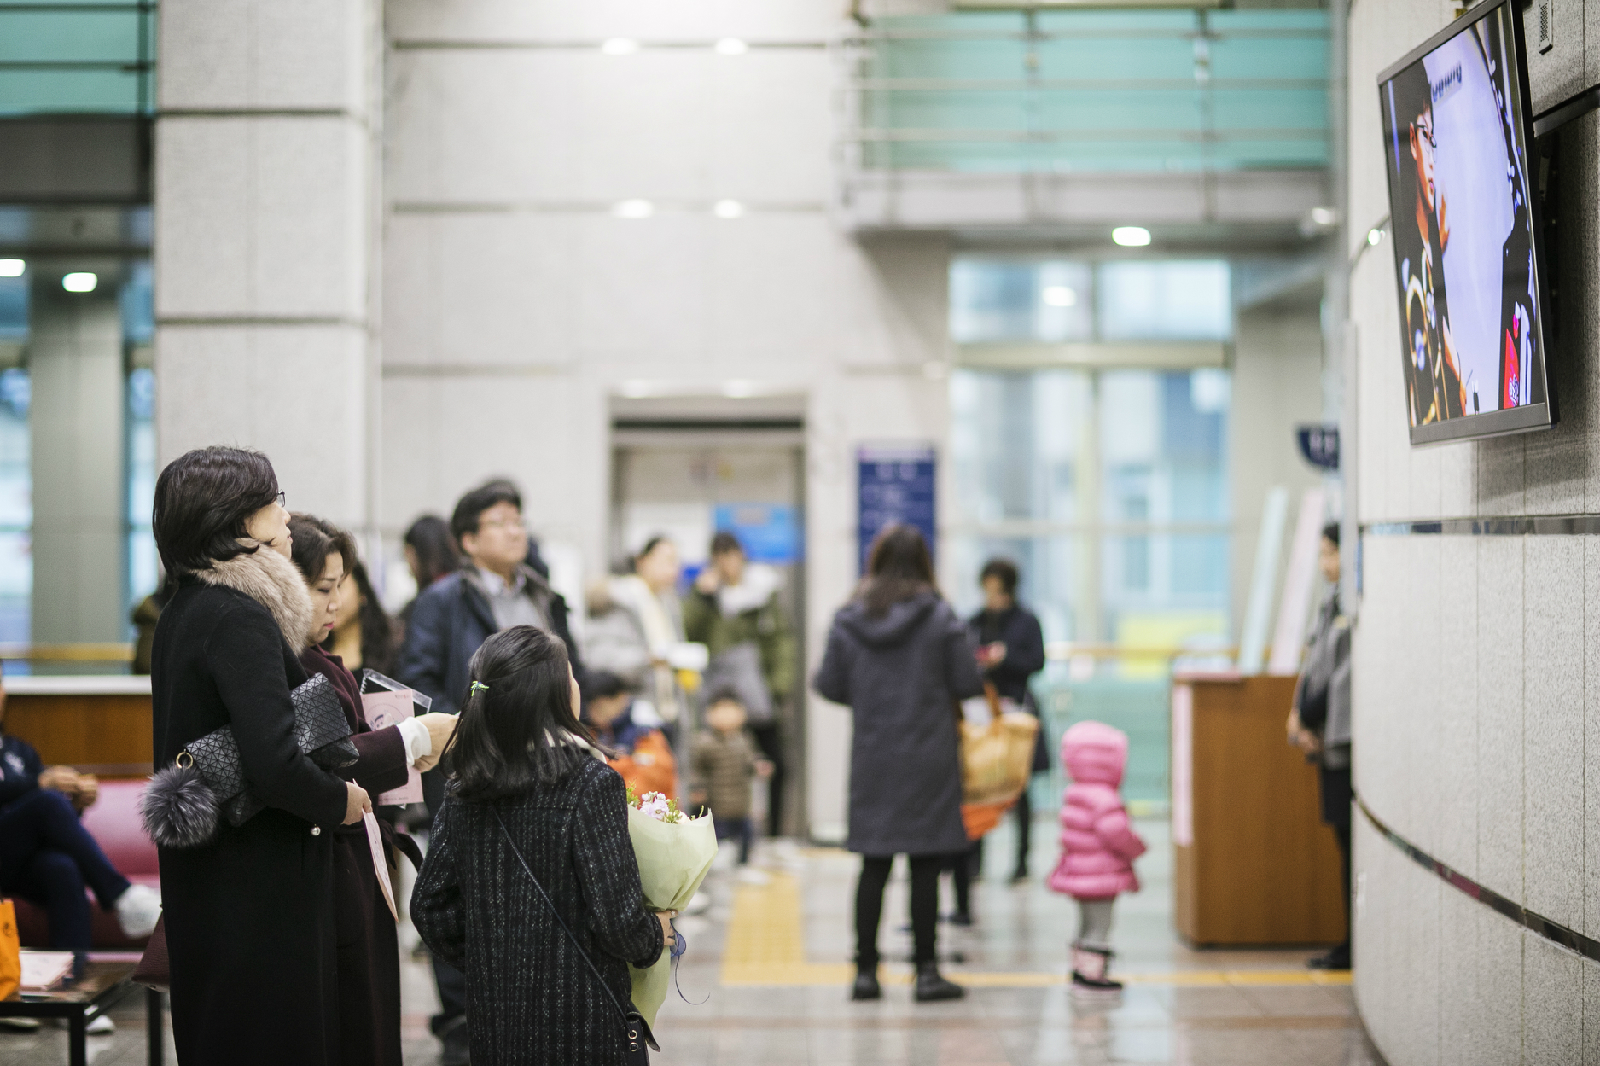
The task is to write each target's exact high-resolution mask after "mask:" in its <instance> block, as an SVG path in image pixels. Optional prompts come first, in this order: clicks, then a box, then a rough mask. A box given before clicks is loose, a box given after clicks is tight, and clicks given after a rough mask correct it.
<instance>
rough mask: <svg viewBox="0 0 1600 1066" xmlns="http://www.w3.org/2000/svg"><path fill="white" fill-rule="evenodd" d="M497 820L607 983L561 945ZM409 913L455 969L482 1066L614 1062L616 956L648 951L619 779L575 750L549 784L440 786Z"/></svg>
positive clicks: (657, 940) (650, 920) (651, 931)
mask: <svg viewBox="0 0 1600 1066" xmlns="http://www.w3.org/2000/svg"><path fill="white" fill-rule="evenodd" d="M497 811H498V812H499V814H500V817H501V818H503V819H504V820H505V825H506V829H507V831H508V832H509V833H510V835H511V838H512V840H514V841H515V843H516V847H517V850H518V851H520V852H521V853H522V858H523V859H524V860H525V861H526V862H527V864H528V866H529V867H530V868H531V869H532V871H533V874H534V876H535V877H537V878H538V879H539V883H540V884H541V885H542V886H543V887H544V890H545V892H547V893H548V894H549V896H550V899H551V902H552V903H553V904H554V906H555V909H556V911H557V912H559V914H560V916H561V920H562V921H564V922H565V923H566V925H567V928H568V929H570V930H571V931H572V933H573V935H574V936H575V937H576V938H577V940H578V943H579V944H580V945H582V948H583V951H584V952H585V953H586V954H587V955H588V957H589V960H590V962H592V963H593V964H594V966H595V968H596V969H598V970H599V971H600V973H601V975H602V976H603V977H604V980H605V983H606V986H609V988H610V990H611V994H610V995H609V996H608V995H607V993H606V989H605V987H602V986H601V985H600V984H599V983H598V979H597V978H596V977H595V975H594V974H593V973H592V972H591V971H590V970H589V967H588V965H586V964H585V963H584V961H583V959H582V958H580V957H579V956H578V954H577V953H576V952H575V951H574V949H573V945H572V941H570V940H569V939H567V935H566V933H564V932H562V929H561V926H560V924H558V922H557V920H556V917H555V914H554V913H552V911H551V908H550V906H548V905H547V904H546V903H545V902H544V900H543V899H542V898H541V897H540V896H539V894H538V890H537V889H535V888H534V886H533V883H532V882H531V881H530V880H529V879H528V875H527V874H526V873H525V872H524V871H523V869H522V867H521V865H520V864H519V863H518V861H517V858H516V856H514V855H513V854H512V852H511V848H510V847H509V846H508V845H507V841H506V837H505V835H503V834H502V833H501V831H500V823H499V821H497V820H496V818H495V814H496V812H497ZM411 918H412V921H414V922H415V923H416V926H417V931H418V932H419V933H421V934H422V939H423V940H424V941H426V942H427V945H428V947H430V948H431V949H433V951H434V953H435V954H436V955H438V956H439V957H440V958H441V959H443V960H445V961H446V962H448V963H449V964H450V965H452V966H455V967H457V968H459V969H460V970H461V971H462V972H463V973H465V974H466V977H467V1015H468V1017H470V1018H471V1019H472V1027H471V1031H472V1061H473V1062H476V1063H483V1064H485V1066H518V1064H528V1066H555V1064H562V1066H566V1064H571V1066H622V1064H623V1063H624V1062H625V1058H624V1055H625V1043H624V1036H623V1022H622V1017H621V1016H620V1015H619V1014H618V1012H617V1008H616V1006H614V1005H613V1003H612V997H613V996H614V997H615V999H616V1001H617V1002H618V1003H620V1004H621V1005H622V1009H623V1010H630V1009H631V1008H630V1007H629V1005H628V1004H629V994H630V991H629V989H630V985H629V978H628V963H630V962H631V963H633V964H634V965H635V966H649V965H650V964H651V963H653V962H655V961H656V959H657V958H659V957H660V955H661V926H660V924H659V923H658V922H657V920H656V918H655V916H654V915H652V914H651V913H650V911H649V910H648V909H646V907H645V902H644V892H643V890H642V888H641V887H640V884H639V866H638V863H637V861H636V860H635V859H634V855H633V845H632V843H631V842H630V841H629V838H628V813H627V799H626V797H625V795H624V792H623V786H622V778H621V777H620V776H618V775H617V772H616V771H615V770H613V769H611V768H610V767H608V766H606V765H605V763H603V762H600V761H599V760H598V759H595V760H589V759H585V760H584V761H583V762H582V763H581V764H580V765H579V766H578V767H577V768H576V769H574V770H572V771H571V772H570V773H568V774H567V775H566V776H565V777H563V778H562V779H561V780H560V781H557V782H556V783H555V784H553V785H544V786H540V787H538V788H535V789H533V790H532V791H530V792H528V793H525V794H523V795H520V796H514V797H509V798H506V799H501V800H497V801H493V802H489V803H466V802H462V801H461V800H460V799H459V798H458V797H457V796H456V795H454V793H453V792H452V793H451V794H449V795H448V796H447V797H446V799H445V801H444V805H443V806H442V807H441V808H440V809H439V815H438V817H437V818H436V819H435V820H434V823H433V836H432V840H431V842H430V844H429V847H428V858H427V861H425V862H424V863H423V864H422V873H421V874H419V875H418V877H417V887H416V891H415V892H413V893H412V896H411Z"/></svg>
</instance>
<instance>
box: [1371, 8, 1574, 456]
mask: <svg viewBox="0 0 1600 1066" xmlns="http://www.w3.org/2000/svg"><path fill="white" fill-rule="evenodd" d="M1501 7H1503V8H1506V9H1508V10H1509V11H1510V13H1511V38H1512V50H1513V51H1514V52H1515V57H1514V58H1515V60H1516V63H1515V65H1516V70H1515V71H1514V74H1515V77H1516V92H1517V95H1518V98H1519V102H1520V105H1521V106H1520V107H1519V108H1518V110H1519V112H1520V114H1519V115H1518V118H1519V119H1520V121H1521V123H1522V143H1523V148H1524V150H1525V151H1526V153H1527V158H1526V159H1525V160H1524V165H1525V166H1526V167H1528V168H1529V169H1530V172H1529V173H1526V174H1524V177H1525V178H1526V179H1527V181H1528V189H1527V199H1528V224H1529V226H1530V228H1531V229H1532V231H1533V232H1532V234H1531V235H1530V243H1531V245H1532V247H1533V277H1534V288H1535V291H1536V292H1537V293H1538V296H1539V321H1538V325H1537V329H1538V331H1539V336H1538V340H1539V344H1538V349H1537V351H1538V361H1539V377H1540V384H1541V386H1542V388H1543V391H1544V402H1543V403H1530V404H1525V405H1524V406H1521V407H1513V408H1512V409H1511V410H1509V411H1488V412H1485V413H1483V414H1475V415H1463V416H1462V417H1459V418H1453V419H1448V420H1445V421H1440V422H1430V423H1428V424H1427V425H1423V426H1412V427H1410V429H1411V443H1412V445H1413V446H1416V445H1419V444H1437V443H1439V442H1441V441H1453V440H1477V439H1479V438H1483V437H1503V436H1506V435H1507V434H1511V433H1534V432H1538V431H1540V430H1547V429H1553V428H1554V427H1555V425H1556V422H1557V421H1558V418H1557V412H1556V397H1555V393H1554V392H1553V391H1552V390H1551V388H1550V378H1551V375H1550V336H1549V331H1548V330H1546V329H1545V319H1546V318H1547V317H1548V314H1549V310H1550V290H1549V287H1548V285H1547V284H1546V279H1545V274H1546V270H1545V267H1546V260H1545V248H1544V217H1543V206H1544V205H1543V204H1542V203H1541V202H1540V197H1539V195H1538V192H1537V190H1536V189H1535V188H1534V180H1533V179H1534V175H1533V174H1532V173H1531V168H1532V166H1533V163H1534V158H1533V153H1534V142H1535V141H1536V140H1537V137H1538V135H1537V133H1536V132H1535V131H1534V126H1533V100H1532V96H1531V94H1530V92H1529V90H1528V49H1527V40H1526V34H1525V33H1524V32H1523V25H1522V14H1521V10H1520V6H1519V5H1518V4H1517V3H1516V2H1514V0H1483V2H1482V3H1479V4H1474V5H1473V6H1472V7H1470V8H1468V9H1467V10H1466V11H1463V12H1462V13H1461V14H1460V15H1458V16H1457V17H1456V18H1455V19H1453V20H1451V22H1450V25H1448V26H1446V27H1445V28H1444V29H1442V30H1440V31H1439V32H1438V33H1435V34H1434V35H1433V36H1432V37H1429V38H1428V39H1427V40H1426V41H1423V42H1422V43H1421V44H1419V45H1417V46H1416V47H1415V48H1413V49H1411V51H1409V52H1407V53H1406V54H1405V55H1404V56H1402V57H1401V58H1400V59H1399V60H1398V61H1396V62H1394V63H1391V64H1389V65H1388V66H1387V67H1385V68H1384V69H1383V71H1382V72H1381V73H1380V74H1379V75H1378V103H1379V108H1380V109H1381V108H1382V107H1383V105H1384V85H1385V84H1386V83H1387V82H1389V81H1390V80H1391V79H1393V78H1394V77H1395V76H1396V75H1397V74H1399V73H1400V72H1401V71H1402V70H1404V69H1405V68H1407V67H1409V66H1411V65H1412V64H1413V63H1417V62H1420V61H1421V60H1422V57H1423V56H1425V55H1427V54H1428V53H1429V52H1431V51H1433V50H1434V49H1435V48H1438V47H1439V46H1440V45H1442V44H1444V43H1445V42H1446V41H1448V40H1450V39H1451V38H1453V37H1456V36H1458V35H1460V34H1462V33H1467V32H1469V31H1470V29H1471V27H1472V25H1473V24H1474V23H1476V22H1478V21H1480V20H1481V19H1483V18H1484V17H1485V16H1487V15H1489V14H1490V13H1491V12H1493V11H1494V10H1495V9H1496V8H1501ZM1380 113H1381V112H1380ZM1379 125H1380V127H1381V125H1382V120H1381V118H1380V120H1379ZM1384 151H1385V153H1387V152H1388V145H1387V143H1386V144H1385V146H1384ZM1383 173H1384V187H1385V190H1386V192H1387V193H1388V194H1389V196H1392V194H1393V190H1392V189H1389V188H1388V186H1389V167H1388V164H1387V163H1385V164H1384V168H1383ZM1386 199H1388V196H1386ZM1390 207H1391V210H1392V208H1393V201H1392V200H1390ZM1390 226H1391V230H1392V227H1393V222H1392V221H1391V223H1390ZM1389 244H1390V247H1391V249H1392V251H1391V254H1392V255H1393V256H1395V264H1394V266H1395V271H1396V272H1397V273H1398V271H1399V269H1400V262H1399V255H1400V246H1399V244H1398V243H1397V242H1396V241H1395V240H1394V238H1393V236H1392V233H1391V236H1390V240H1389ZM1405 329H1406V326H1405V316H1404V315H1401V316H1400V344H1401V347H1402V349H1405V350H1409V348H1410V344H1411V338H1410V337H1408V336H1406V332H1405Z"/></svg>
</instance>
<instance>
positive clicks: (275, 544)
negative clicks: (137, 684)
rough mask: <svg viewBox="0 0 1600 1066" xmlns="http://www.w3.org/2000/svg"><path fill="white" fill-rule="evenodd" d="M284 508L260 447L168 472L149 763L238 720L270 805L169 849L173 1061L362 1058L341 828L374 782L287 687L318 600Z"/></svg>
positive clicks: (159, 490)
mask: <svg viewBox="0 0 1600 1066" xmlns="http://www.w3.org/2000/svg"><path fill="white" fill-rule="evenodd" d="M288 517H289V516H288V512H287V511H285V510H284V509H283V506H282V497H281V496H280V494H279V492H278V482H277V476H276V474H274V473H273V470H272V464H271V463H270V462H269V461H268V460H267V458H266V456H264V455H261V454H259V453H256V452H249V451H243V450H240V449H235V448H221V447H212V448H204V449H199V450H197V451H192V452H189V453H187V454H186V455H184V456H182V457H180V458H179V459H177V460H175V461H174V462H173V463H172V464H170V465H169V466H168V467H167V468H166V469H165V470H163V471H162V472H161V476H160V478H158V479H157V482H156V491H155V512H154V526H155V536H156V544H157V547H158V548H159V549H160V552H161V558H162V561H163V562H164V563H165V564H166V568H167V572H168V573H169V574H172V575H174V577H175V578H176V579H177V582H178V589H177V592H176V594H175V595H174V596H173V598H172V601H171V603H169V604H168V605H167V608H166V610H164V611H163V612H162V614H161V621H160V623H159V624H158V625H157V627H156V635H155V644H154V650H153V655H152V663H151V690H152V693H153V697H154V708H153V709H154V715H155V760H156V765H157V766H169V765H171V764H172V762H173V760H174V759H175V758H176V757H177V755H178V753H179V752H180V751H182V750H183V749H184V747H185V746H186V745H187V744H189V743H190V742H191V741H193V740H196V739H197V738H199V737H202V736H204V735H205V734H207V733H210V732H211V731H212V730H215V729H218V728H220V727H222V726H231V727H232V729H233V735H234V739H235V740H236V741H237V742H238V746H239V754H240V758H241V760H242V761H243V763H244V772H245V776H246V778H247V780H248V781H249V785H250V788H251V790H252V791H253V792H254V793H255V795H256V796H257V797H258V798H259V799H260V800H261V801H262V802H263V803H265V804H266V807H267V809H266V810H263V811H262V812H261V813H259V814H257V815H255V816H254V817H253V818H251V819H250V820H249V821H247V822H245V823H244V824H243V825H241V826H238V827H237V828H236V827H234V826H232V825H230V824H228V823H227V821H226V819H224V820H222V823H221V825H220V826H219V829H218V831H217V835H216V837H215V838H214V839H213V840H212V841H211V842H210V843H208V844H205V845H202V846H200V847H194V848H183V849H173V848H162V849H161V893H162V904H163V909H164V915H165V923H166V935H167V951H168V956H169V959H170V962H171V968H172V1028H173V1035H174V1038H175V1043H176V1045H177V1052H178V1061H179V1062H180V1063H184V1064H196V1066H200V1064H204V1066H212V1064H215V1063H227V1064H228V1066H255V1064H260V1066H269V1064H270V1066H282V1064H285V1063H295V1064H296V1066H356V1064H353V1063H350V1062H349V1061H348V1060H347V1059H346V1058H345V1057H343V1056H342V1054H341V1051H340V1046H341V1040H340V1029H341V1027H342V1026H346V1025H363V1024H366V1025H371V1024H373V1022H372V1020H371V1019H360V1018H348V1017H341V1016H340V1011H339V998H338V996H337V994H336V988H337V967H336V963H337V957H338V946H339V945H338V942H337V935H336V930H337V929H338V925H339V916H338V915H337V913H336V905H335V901H336V896H335V893H334V862H335V855H336V847H335V844H334V834H333V832H332V831H333V830H335V829H337V828H338V827H339V826H340V825H345V824H353V823H355V822H358V821H359V820H360V819H361V817H362V814H363V813H364V812H365V811H368V810H370V809H371V802H370V800H369V799H368V796H367V793H366V792H365V791H364V790H363V789H362V788H361V787H360V786H359V785H356V784H354V783H352V782H347V781H344V780H343V779H341V778H340V777H338V776H337V775H335V774H332V773H329V772H328V771H325V770H323V769H321V768H319V767H318V766H317V765H316V764H315V763H313V762H312V761H311V760H310V759H308V758H307V757H306V756H305V755H303V754H302V753H301V752H300V749H299V746H298V745H297V744H296V742H295V730H294V707H293V704H292V703H291V701H290V697H289V693H290V691H291V689H293V688H294V687H295V686H297V685H299V684H301V683H302V682H304V681H305V680H306V678H307V674H306V671H305V668H304V667H302V666H301V664H300V652H301V651H302V649H303V648H304V647H305V644H306V636H307V634H308V632H309V631H310V628H311V622H312V618H311V599H310V595H309V593H308V592H307V590H306V585H305V582H304V580H303V579H302V578H301V576H300V573H299V571H298V570H296V569H295V567H294V564H293V563H291V562H290V561H289V558H288V549H289V531H288V526H287V521H288Z"/></svg>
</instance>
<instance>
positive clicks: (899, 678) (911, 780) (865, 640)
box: [815, 591, 983, 856]
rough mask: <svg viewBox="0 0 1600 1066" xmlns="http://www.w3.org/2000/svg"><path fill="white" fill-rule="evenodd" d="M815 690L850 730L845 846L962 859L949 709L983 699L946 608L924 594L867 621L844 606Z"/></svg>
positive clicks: (968, 650) (964, 642)
mask: <svg viewBox="0 0 1600 1066" xmlns="http://www.w3.org/2000/svg"><path fill="white" fill-rule="evenodd" d="M815 687H816V690H817V693H818V695H820V696H822V697H823V698H825V699H829V700H832V701H833V702H835V703H842V704H845V705H847V706H848V707H849V708H850V711H851V717H852V720H853V723H854V730H853V733H852V736H851V741H850V809H849V821H850V828H849V835H848V839H847V840H846V843H845V846H846V847H847V848H849V849H850V850H851V851H854V852H859V853H860V854H863V855H871V856H885V855H899V854H905V855H941V854H952V853H954V852H958V851H965V850H967V848H968V847H969V846H970V844H969V842H968V840H967V833H966V829H965V828H964V827H963V825H962V822H961V757H960V746H959V739H958V733H957V728H956V717H957V714H958V713H959V712H958V711H957V709H956V705H957V703H958V702H959V701H960V700H963V699H966V698H968V697H970V696H976V695H978V694H979V693H980V692H982V691H983V677H982V675H981V674H980V673H979V671H978V664H977V658H976V648H975V647H974V646H973V643H972V637H971V635H970V633H969V632H968V630H967V627H966V626H965V625H963V624H962V622H961V620H960V619H959V618H957V617H956V614H955V612H954V611H952V610H951V609H950V605H949V604H948V603H946V602H945V601H944V600H943V599H942V598H940V597H939V595H938V594H937V593H935V592H931V591H930V592H924V593H921V594H920V595H917V596H914V597H912V598H911V599H908V600H902V601H900V602H899V603H896V604H894V605H893V606H892V607H890V608H889V610H888V611H887V612H885V613H884V614H882V615H879V616H876V617H875V616H873V615H871V614H869V613H868V611H867V609H866V607H865V606H864V605H863V604H861V603H859V602H851V603H849V604H847V605H846V606H845V607H843V608H842V609H841V610H840V611H839V612H838V614H836V615H835V616H834V619H833V626H832V628H831V629H830V630H829V632H828V646H827V651H826V652H825V653H824V654H823V657H822V666H821V667H820V668H819V669H818V670H817V676H816V679H815Z"/></svg>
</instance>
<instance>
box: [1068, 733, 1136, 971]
mask: <svg viewBox="0 0 1600 1066" xmlns="http://www.w3.org/2000/svg"><path fill="white" fill-rule="evenodd" d="M1061 763H1062V765H1063V766H1065V767H1066V768H1067V774H1068V775H1069V776H1070V777H1071V778H1072V784H1071V785H1069V786H1068V787H1067V792H1066V795H1065V797H1063V799H1062V803H1061V862H1060V863H1059V864H1058V865H1057V866H1056V870H1055V873H1053V874H1051V875H1050V887H1051V888H1053V889H1055V890H1056V891H1057V892H1064V893H1066V894H1067V895H1069V896H1071V897H1072V898H1073V899H1075V900H1077V901H1078V938H1077V939H1076V940H1075V941H1073V944H1072V985H1073V988H1074V989H1075V990H1081V991H1090V992H1116V991H1120V990H1121V988H1122V985H1121V983H1120V982H1117V981H1113V980H1111V977H1110V973H1111V914H1112V907H1113V906H1114V905H1115V904H1116V900H1117V896H1118V895H1120V894H1121V893H1123V892H1137V891H1139V879H1138V878H1137V877H1135V876H1134V873H1133V860H1134V859H1137V858H1138V857H1139V856H1140V855H1143V854H1144V852H1145V844H1144V841H1142V840H1140V839H1139V835H1138V834H1137V833H1135V832H1134V831H1133V824H1132V823H1131V822H1130V821H1129V820H1128V812H1127V810H1126V808H1124V807H1123V805H1122V796H1121V795H1120V794H1119V793H1118V792H1117V789H1118V788H1119V787H1120V786H1121V785H1122V774H1123V771H1124V770H1125V769H1126V768H1127V765H1128V735H1127V734H1126V733H1124V732H1122V730H1120V729H1113V728H1112V727H1111V726H1108V725H1106V724H1105V723H1103V722H1079V723H1078V724H1077V725H1075V726H1073V727H1072V728H1070V729H1068V730H1067V733H1066V735H1065V736H1064V737H1062V738H1061Z"/></svg>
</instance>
